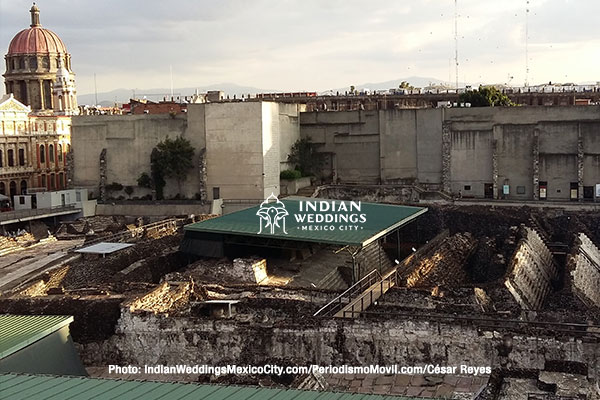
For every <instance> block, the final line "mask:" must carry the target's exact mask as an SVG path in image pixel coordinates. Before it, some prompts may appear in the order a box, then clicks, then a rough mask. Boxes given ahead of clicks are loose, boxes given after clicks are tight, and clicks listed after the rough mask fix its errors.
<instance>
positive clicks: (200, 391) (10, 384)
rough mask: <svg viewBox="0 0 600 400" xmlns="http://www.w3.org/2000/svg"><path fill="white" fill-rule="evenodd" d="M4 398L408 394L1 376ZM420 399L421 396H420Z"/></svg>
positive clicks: (203, 399)
mask: <svg viewBox="0 0 600 400" xmlns="http://www.w3.org/2000/svg"><path fill="white" fill-rule="evenodd" d="M0 398H1V399H3V400H20V399H23V400H25V399H27V400H38V399H39V400H41V399H44V400H65V399H77V400H84V399H88V400H91V399H94V400H108V399H144V400H158V399H163V400H166V399H169V400H175V399H177V400H192V399H193V400H224V399H227V400H408V399H410V397H402V396H391V395H390V396H388V395H385V396H384V395H369V394H354V393H334V392H313V391H304V390H292V389H267V388H257V387H242V386H217V385H197V384H191V383H162V382H143V381H124V380H116V379H93V378H82V377H53V376H33V375H14V374H7V375H0ZM420 399H423V398H420Z"/></svg>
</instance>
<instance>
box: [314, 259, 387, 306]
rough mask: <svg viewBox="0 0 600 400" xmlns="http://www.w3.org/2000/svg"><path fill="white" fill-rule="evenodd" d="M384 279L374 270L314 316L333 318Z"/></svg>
mask: <svg viewBox="0 0 600 400" xmlns="http://www.w3.org/2000/svg"><path fill="white" fill-rule="evenodd" d="M382 279H383V277H382V276H381V274H380V273H379V271H378V270H376V269H374V270H373V271H371V272H369V273H368V274H367V275H365V276H364V277H362V279H360V280H359V281H358V282H356V283H355V284H354V285H352V286H350V287H349V288H348V289H346V290H345V291H344V292H343V293H342V294H340V295H339V296H338V297H336V298H335V299H333V300H331V301H330V302H329V303H327V304H326V305H325V306H324V307H322V308H320V309H319V310H318V311H317V312H316V313H314V316H315V317H316V316H331V315H334V314H335V313H337V312H338V311H340V310H341V309H342V308H344V306H346V305H347V304H350V302H351V301H352V300H353V299H355V298H356V297H357V295H360V294H362V293H364V291H365V290H367V289H368V288H370V287H371V286H373V285H374V284H375V283H377V282H379V281H381V280H382Z"/></svg>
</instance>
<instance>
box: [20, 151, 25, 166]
mask: <svg viewBox="0 0 600 400" xmlns="http://www.w3.org/2000/svg"><path fill="white" fill-rule="evenodd" d="M19 165H20V166H21V167H22V166H24V165H25V149H19Z"/></svg>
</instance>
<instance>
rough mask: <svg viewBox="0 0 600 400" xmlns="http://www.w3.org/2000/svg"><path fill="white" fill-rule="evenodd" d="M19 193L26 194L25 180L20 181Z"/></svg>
mask: <svg viewBox="0 0 600 400" xmlns="http://www.w3.org/2000/svg"><path fill="white" fill-rule="evenodd" d="M21 194H27V181H26V180H22V181H21Z"/></svg>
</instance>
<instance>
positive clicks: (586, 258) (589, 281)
mask: <svg viewBox="0 0 600 400" xmlns="http://www.w3.org/2000/svg"><path fill="white" fill-rule="evenodd" d="M568 267H569V274H570V276H571V285H572V287H573V291H574V292H575V293H577V294H578V295H579V297H581V299H582V300H583V301H584V302H586V303H591V304H593V305H594V306H596V307H599V308H600V250H599V249H598V247H596V245H595V244H594V243H593V242H592V241H591V240H590V238H588V237H587V235H586V234H585V233H580V234H579V235H577V239H576V240H575V249H574V252H573V254H572V255H571V257H570V259H569V263H568Z"/></svg>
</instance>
